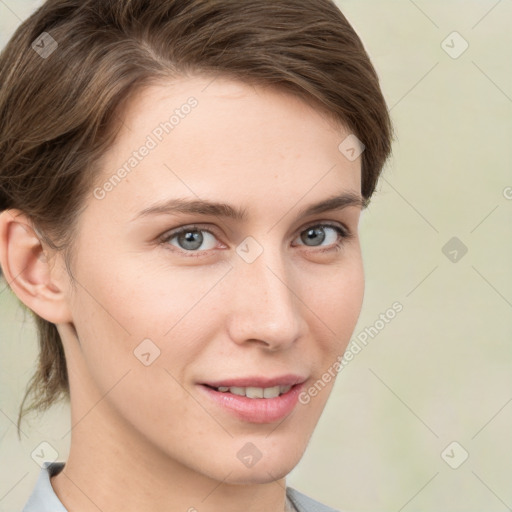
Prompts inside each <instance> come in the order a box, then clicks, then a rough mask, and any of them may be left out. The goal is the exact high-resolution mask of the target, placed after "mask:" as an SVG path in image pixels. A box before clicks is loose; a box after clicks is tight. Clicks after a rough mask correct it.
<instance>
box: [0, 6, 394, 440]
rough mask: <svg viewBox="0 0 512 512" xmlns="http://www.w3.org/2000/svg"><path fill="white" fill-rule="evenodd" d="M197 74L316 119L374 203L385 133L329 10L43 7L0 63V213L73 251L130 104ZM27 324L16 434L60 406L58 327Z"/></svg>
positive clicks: (358, 51) (366, 79)
mask: <svg viewBox="0 0 512 512" xmlns="http://www.w3.org/2000/svg"><path fill="white" fill-rule="evenodd" d="M38 50H39V51H38ZM44 52H46V54H45V53H44ZM198 73H200V74H207V75H211V76H213V77H214V76H224V77H228V78H233V79H235V80H239V81H242V82H247V83H251V84H260V85H267V86H273V87H277V88H280V89H283V90H286V91H288V92H289V93H291V94H295V95H297V96H299V97H301V98H302V99H303V100H305V101H306V102H309V103H314V104H315V105H316V106H318V107H320V108H321V109H323V110H324V111H325V112H326V113H327V114H329V115H330V116H331V117H332V118H333V119H335V120H337V121H339V122H340V123H341V124H342V125H344V126H346V127H348V128H349V129H350V130H351V132H353V133H354V134H355V135H356V136H357V138H358V139H360V140H361V141H362V142H363V144H364V145H365V151H364V152H363V154H362V176H361V179H362V186H361V193H362V195H363V198H364V199H365V200H368V199H369V198H370V196H371V195H372V194H373V192H374V190H375V186H376V183H377V180H378V177H379V175H380V173H381V170H382V167H383V165H384V163H385V161H386V159H387V157H388V156H389V154H390V151H391V141H392V126H391V122H390V118H389V114H388V110H387V107H386V103H385V101H384V98H383V95H382V92H381V90H380V86H379V80H378V77H377V74H376V72H375V70H374V68H373V66H372V64H371V62H370V59H369V57H368V55H367V53H366V51H365V49H364V47H363V44H362V43H361V40H360V39H359V37H358V36H357V34H356V32H355V31H354V30H353V28H352V27H351V25H350V24H349V22H348V21H347V19H346V18H345V17H344V15H343V14H342V13H341V12H340V10H339V9H338V7H337V6H336V5H335V3H334V2H333V1H332V0H272V1H269V0H165V1H162V0H47V1H46V2H45V3H44V4H43V5H42V6H41V7H40V8H39V9H38V10H37V11H36V12H34V14H32V15H31V16H30V17H29V18H28V19H27V20H26V21H24V22H23V23H22V24H21V25H20V26H19V28H18V29H17V30H16V32H15V33H14V35H13V36H12V38H11V39H10V41H9V42H8V44H7V46H6V47H5V48H4V50H3V52H2V54H1V55H0V155H2V160H1V163H0V211H2V210H5V209H9V208H17V209H20V210H22V211H24V212H25V213H26V214H27V215H28V217H29V218H30V219H31V220H32V222H33V223H34V226H35V227H37V228H38V229H39V232H40V233H41V236H42V238H43V239H44V241H45V243H47V244H48V245H49V246H50V247H52V248H54V249H58V250H60V249H64V250H65V251H64V252H65V254H68V253H69V248H70V247H71V242H72V235H73V227H74V225H75V223H76V219H77V217H78V216H79V213H80V209H81V207H82V206H83V204H84V202H85V197H86V195H87V194H88V193H89V192H90V188H91V184H92V182H93V180H94V176H96V175H97V173H98V172H99V170H98V169H97V168H96V167H97V166H96V167H95V164H96V163H97V162H98V161H99V158H100V157H101V156H102V155H103V154H104V153H105V152H106V151H107V149H108V148H109V147H110V146H111V144H112V142H113V141H114V139H115V136H116V134H117V133H118V128H119V127H120V124H119V123H118V122H116V121H117V120H118V118H119V116H118V114H119V112H120V109H121V108H122V106H123V104H125V101H126V100H127V99H128V98H130V97H132V96H133V94H134V93H135V92H136V91H137V90H139V89H141V88H143V87H145V86H147V85H150V84H153V83H157V82H158V83H159V82H161V81H162V80H169V79H172V78H173V77H178V76H180V75H182V76H183V75H193V74H198ZM340 142H341V140H340ZM66 261H67V260H66ZM34 316H35V320H36V324H37V329H38V337H39V345H40V355H39V364H38V368H37V370H36V372H35V374H34V375H33V377H32V379H31V381H30V383H29V385H28V387H27V390H26V393H25V396H24V399H23V402H22V404H21V407H20V411H19V416H18V431H19V425H20V422H21V419H22V417H23V415H24V414H25V413H26V412H28V411H29V410H32V409H40V410H45V409H46V408H48V407H49V406H50V405H52V404H53V403H54V402H55V401H57V400H58V399H59V398H62V397H64V396H65V397H68V396H69V385H68V375H67V369H66V361H65V357H64V351H63V347H62V342H61V340H60V337H59V334H58V331H57V328H56V327H55V325H53V324H52V323H50V322H47V321H45V320H43V319H42V318H39V317H38V316H37V315H34ZM28 397H32V402H31V404H30V406H29V407H25V402H26V400H27V398H28Z"/></svg>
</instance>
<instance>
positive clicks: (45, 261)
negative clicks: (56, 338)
mask: <svg viewBox="0 0 512 512" xmlns="http://www.w3.org/2000/svg"><path fill="white" fill-rule="evenodd" d="M54 256H55V261H52V263H53V264H52V265H50V262H49V257H50V251H49V249H48V248H47V247H46V246H45V245H44V244H43V242H42V241H41V240H40V239H39V236H38V235H37V233H36V231H35V230H34V227H33V223H32V222H31V221H30V219H29V218H28V217H27V216H26V215H25V214H24V213H23V212H21V211H20V210H14V209H11V210H4V211H3V212H1V213H0V265H1V267H2V272H3V274H4V276H5V279H6V280H7V283H8V284H9V286H10V287H11V288H12V290H13V292H14V293H15V294H16V296H17V297H18V298H19V299H20V300H21V301H22V302H23V303H24V304H25V305H26V306H27V307H28V308H30V309H31V310H32V311H34V313H36V314H37V315H39V316H40V317H41V318H44V319H45V320H48V321H49V322H52V323H54V324H58V323H63V322H70V321H71V314H70V309H69V307H68V302H67V300H68V295H67V293H66V292H67V291H68V289H69V286H68V285H69V276H68V275H67V273H66V272H65V271H63V268H64V265H63V264H62V261H61V260H62V256H61V254H58V253H56V254H55V255H54Z"/></svg>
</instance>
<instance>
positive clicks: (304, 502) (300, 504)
mask: <svg viewBox="0 0 512 512" xmlns="http://www.w3.org/2000/svg"><path fill="white" fill-rule="evenodd" d="M286 494H287V496H288V498H289V499H290V501H291V502H292V503H293V505H294V506H295V508H296V509H297V511H298V512H348V511H346V510H344V511H341V510H337V509H334V508H331V507H328V506H327V505H324V504H323V503H320V502H319V501H316V500H314V499H313V498H310V497H309V496H306V495H305V494H302V493H301V492H299V491H297V490H296V489H294V488H293V487H287V488H286Z"/></svg>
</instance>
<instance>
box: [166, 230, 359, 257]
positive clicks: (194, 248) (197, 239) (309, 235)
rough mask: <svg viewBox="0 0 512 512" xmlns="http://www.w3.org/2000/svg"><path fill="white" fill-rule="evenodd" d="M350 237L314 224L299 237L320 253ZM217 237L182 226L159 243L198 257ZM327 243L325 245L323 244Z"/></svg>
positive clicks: (214, 243) (210, 246) (213, 243)
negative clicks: (319, 248)
mask: <svg viewBox="0 0 512 512" xmlns="http://www.w3.org/2000/svg"><path fill="white" fill-rule="evenodd" d="M351 236H352V235H351V234H350V232H349V230H348V229H347V228H345V227H341V226H338V225H335V224H325V223H320V224H314V225H312V226H309V227H308V228H306V229H305V230H303V231H302V232H301V234H300V235H299V237H297V238H296V240H297V239H300V240H301V242H303V243H302V244H301V243H299V244H298V245H305V246H306V247H311V248H314V247H322V249H321V251H320V252H325V251H331V250H339V249H340V248H341V245H342V240H343V239H348V238H350V237H351ZM216 240H217V237H216V236H215V234H214V233H213V232H212V231H210V230H209V229H206V228H204V227H203V226H197V225H191V226H184V227H181V228H178V229H175V230H173V231H170V232H167V233H165V234H164V235H163V236H162V237H161V238H160V241H161V243H163V244H168V245H172V246H174V247H177V248H178V249H179V250H181V252H183V253H185V254H186V255H187V256H200V255H201V253H202V252H205V251H208V250H210V249H215V247H216V245H217V243H216ZM324 242H327V243H324Z"/></svg>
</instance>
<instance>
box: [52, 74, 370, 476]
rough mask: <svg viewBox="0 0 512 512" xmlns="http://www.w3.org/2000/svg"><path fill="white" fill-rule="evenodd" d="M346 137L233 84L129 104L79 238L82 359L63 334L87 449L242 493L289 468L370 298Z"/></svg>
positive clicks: (73, 302)
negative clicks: (116, 452)
mask: <svg viewBox="0 0 512 512" xmlns="http://www.w3.org/2000/svg"><path fill="white" fill-rule="evenodd" d="M166 123H167V124H166ZM348 135H349V132H347V131H340V129H339V128H338V129H336V128H335V127H334V126H333V125H332V123H331V122H329V121H328V120H326V118H325V117H323V116H322V115H321V114H320V113H318V112H317V111H316V110H315V109H314V108H313V107H310V106H308V105H307V104H305V103H303V102H302V101H301V100H299V99H297V98H295V97H293V96H290V95H287V94H284V93H281V92H276V91H275V90H268V89H263V88H259V87H256V88H254V87H251V86H248V85H242V84H240V83H238V82H232V81H228V80H223V79H220V78H218V79H216V80H214V81H213V82H212V81H211V79H202V78H199V77H197V78H189V79H183V80H180V81H176V82H173V83H170V84H169V85H166V86H163V85H162V86H156V85H155V86H152V87H151V88H148V89H145V90H144V91H143V93H142V94H141V95H139V96H137V97H136V98H134V100H133V101H132V102H131V104H130V106H129V108H128V109H127V110H126V112H125V113H124V116H123V128H122V130H121V132H120V134H119V138H118V140H117V143H116V145H115V146H114V147H113V148H112V149H111V150H110V151H109V152H108V153H107V154H106V155H105V158H104V159H103V161H102V162H101V166H102V175H101V177H100V178H99V180H98V181H97V183H96V184H95V188H94V189H93V190H91V193H90V195H89V196H88V199H87V208H86V209H85V210H84V211H83V213H82V215H81V217H80V221H79V225H78V230H77V239H76V245H75V247H74V251H75V252H74V260H73V262H72V265H73V266H72V268H73V275H74V277H75V279H76V281H77V283H76V286H75V288H72V287H69V288H68V295H67V296H68V299H67V301H68V304H69V318H70V320H71V322H72V325H73V326H74V328H75V329H76V333H77V336H78V339H79V342H80V344H78V341H77V340H76V339H73V337H72V336H70V335H69V333H70V332H73V331H72V330H69V331H67V334H65V333H66V331H65V330H64V329H63V328H62V326H59V329H60V330H61V332H62V333H64V336H65V338H66V339H65V340H64V342H65V349H66V356H67V358H68V364H69V365H70V381H71V398H72V410H73V415H74V418H73V423H74V424H76V426H75V427H74V430H73V432H74V433H75V434H76V435H77V436H80V435H81V436H86V435H89V436H91V438H92V437H95V436H97V437H100V438H101V437H102V436H103V442H104V443H111V446H110V448H112V449H115V448H116V446H117V448H119V449H121V448H122V447H123V446H126V445H127V443H128V445H129V446H130V453H131V454H133V457H134V460H141V458H147V457H148V455H149V454H151V456H153V455H154V456H155V457H159V458H160V459H159V460H160V461H161V462H163V463H165V461H168V462H169V464H171V463H172V464H176V463H178V464H180V465H183V466H185V467H186V468H188V469H191V470H192V471H194V472H199V473H201V474H203V475H207V476H209V477H212V478H215V479H217V480H224V481H226V482H232V483H249V482H267V481H271V480H275V479H277V478H281V477H283V476H284V475H286V474H287V473H289V472H290V471H291V470H292V469H293V467H294V466H295V465H296V464H297V463H298V461H299V459H300V458H301V456H302V454H303V452H304V450H305V448H306V445H307V443H308V440H309V438H310V436H311V434H312V432H313V429H314V427H315V425H316V423H317V421H318V419H319V417H320V414H321V412H322V410H323V408H324V405H325V403H326V400H327V398H328V396H329V394H330V392H331V388H332V385H333V382H334V379H333V378H332V375H333V374H334V375H335V373H336V372H335V371H333V368H336V360H337V358H338V356H340V355H341V354H342V353H343V351H344V349H345V347H346V345H347V344H348V341H349V339H350V337H351V334H352V332H353V330H354V327H355V324H356V321H357V318H358V316H359V312H360V308H361V303H362V298H363V286H364V278H363V268H362V261H361V252H360V245H359V239H358V233H357V230H358V222H359V216H360V210H361V205H360V190H361V170H360V160H361V159H360V158H357V159H354V158H347V157H346V156H345V154H349V155H350V154H351V153H350V152H349V153H347V152H345V154H344V153H342V152H341V151H340V149H339V148H338V146H339V145H340V143H341V142H342V141H343V140H344V139H345V138H346V137H347V136H348ZM348 140H349V141H350V139H348ZM343 147H344V146H343ZM144 148H145V149H144ZM356 149H357V148H356ZM123 166H124V170H120V169H122V168H123ZM338 196H341V197H342V198H341V200H340V201H337V202H336V201H335V202H333V203H332V204H331V208H330V209H329V208H328V209H325V208H324V209H321V208H317V209H316V210H315V209H314V208H313V206H314V205H317V204H321V203H323V202H325V201H326V200H328V199H332V198H334V197H338ZM220 203H222V205H223V206H220ZM334 206H336V207H334ZM307 210H311V211H309V212H307ZM184 228H185V229H184ZM182 229H184V231H183V232H182V233H181V234H180V233H179V230H182ZM347 234H349V235H350V236H349V237H346V236H344V235H347ZM326 374H327V377H326V376H325V375H326ZM322 377H324V379H323V381H322V383H321V384H322V385H318V383H317V388H316V389H314V390H313V391H312V392H309V391H308V390H309V389H310V388H311V387H312V386H313V385H314V384H315V383H316V382H317V381H318V380H322ZM329 377H330V378H329ZM292 385H293V387H292V388H291V389H290V386H292ZM219 388H220V389H219ZM226 389H227V390H226ZM279 393H281V395H279V396H276V395H277V394H279ZM242 395H243V396H242ZM245 395H248V396H245ZM262 396H263V397H262ZM254 397H255V398H254ZM299 398H300V400H299ZM106 431H108V432H110V434H109V435H108V436H106V435H105V434H104V432H106ZM112 432H113V433H112ZM171 461H172V462H171Z"/></svg>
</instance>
